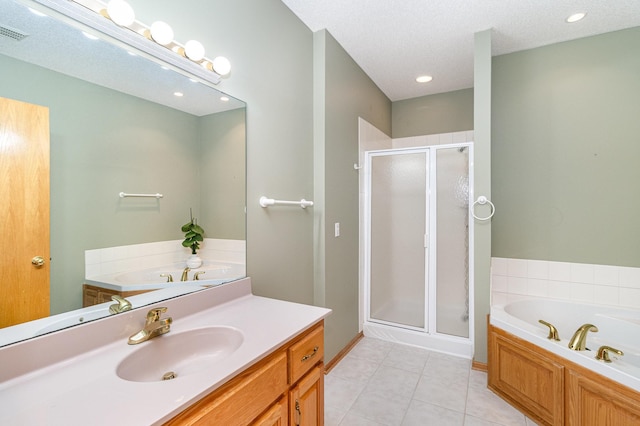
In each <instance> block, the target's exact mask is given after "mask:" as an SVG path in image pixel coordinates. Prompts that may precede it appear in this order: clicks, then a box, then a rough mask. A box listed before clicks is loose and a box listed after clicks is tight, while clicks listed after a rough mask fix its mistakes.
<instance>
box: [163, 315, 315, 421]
mask: <svg viewBox="0 0 640 426" xmlns="http://www.w3.org/2000/svg"><path fill="white" fill-rule="evenodd" d="M323 346H324V326H323V324H322V322H320V323H318V324H316V325H315V326H314V327H313V328H312V329H311V330H309V331H307V332H305V333H303V334H302V335H301V336H298V337H296V338H294V339H292V340H291V341H290V342H287V343H286V344H285V345H283V346H282V347H280V348H279V349H278V350H277V351H276V352H275V353H273V354H272V355H270V356H268V357H266V358H265V359H263V360H262V361H260V362H258V363H257V364H256V365H254V366H252V367H250V368H248V369H247V370H245V371H243V372H241V373H240V374H238V375H237V376H236V377H235V378H233V379H231V380H230V381H229V382H228V383H226V384H225V385H224V386H222V387H221V388H220V389H217V390H215V391H214V392H212V393H211V394H209V395H207V396H205V397H204V398H203V399H201V400H200V401H199V402H197V403H195V404H194V405H193V406H191V407H189V408H188V409H187V410H185V411H183V412H182V413H181V414H179V415H178V416H176V417H175V418H173V419H172V420H171V421H169V422H168V423H167V425H184V424H201V423H202V424H213V425H217V424H219V425H248V424H256V425H263V426H267V425H280V424H292V425H309V426H316V425H322V424H324V421H323V417H324V381H323V377H324V364H323V355H324V349H323Z"/></svg>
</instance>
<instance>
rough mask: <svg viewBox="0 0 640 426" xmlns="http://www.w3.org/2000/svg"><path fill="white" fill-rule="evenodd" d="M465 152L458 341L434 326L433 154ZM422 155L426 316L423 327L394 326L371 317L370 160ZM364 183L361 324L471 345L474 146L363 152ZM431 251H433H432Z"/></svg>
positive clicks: (472, 328) (464, 144) (430, 146)
mask: <svg viewBox="0 0 640 426" xmlns="http://www.w3.org/2000/svg"><path fill="white" fill-rule="evenodd" d="M463 147H464V148H466V149H468V150H469V166H468V170H467V172H468V179H469V191H468V192H469V193H468V198H469V199H468V203H467V224H468V227H469V228H468V242H469V247H468V256H469V266H468V268H469V270H468V274H469V278H468V280H469V290H468V295H467V296H468V301H469V323H468V324H469V337H461V336H455V335H450V334H444V333H439V332H438V331H437V323H436V302H437V288H436V287H437V285H436V280H437V251H436V250H435V247H436V244H437V225H436V223H437V222H436V221H437V216H436V212H437V197H436V196H435V194H436V185H437V183H436V182H437V180H436V172H437V168H436V160H437V156H436V152H437V150H438V149H447V148H449V149H452V148H458V149H461V148H463ZM418 153H424V154H425V157H426V159H425V167H426V168H427V173H426V196H425V202H426V216H427V217H426V218H425V225H426V226H425V231H426V235H425V284H424V285H425V300H424V306H425V312H424V315H425V317H424V325H425V326H424V327H415V326H411V325H406V324H400V323H394V322H390V321H385V320H381V319H376V318H372V317H371V163H372V158H373V157H379V156H390V155H397V154H418ZM364 156H365V164H364V172H365V179H364V181H365V183H364V197H365V200H364V201H365V202H364V210H365V211H364V222H365V223H364V238H363V241H364V270H363V273H364V299H365V300H364V321H365V323H367V322H369V323H375V324H382V325H387V326H391V327H397V328H401V329H406V330H413V331H417V332H422V333H426V334H429V335H434V336H438V337H441V338H444V339H451V340H457V341H459V340H464V341H471V342H473V341H474V328H475V327H474V303H473V299H474V250H473V247H474V238H473V236H474V221H473V216H472V214H471V206H472V200H473V188H474V184H473V162H474V159H473V142H464V143H452V144H440V145H429V146H422V147H412V148H391V149H383V150H372V151H365V152H364ZM432 247H434V249H433V250H431V248H432Z"/></svg>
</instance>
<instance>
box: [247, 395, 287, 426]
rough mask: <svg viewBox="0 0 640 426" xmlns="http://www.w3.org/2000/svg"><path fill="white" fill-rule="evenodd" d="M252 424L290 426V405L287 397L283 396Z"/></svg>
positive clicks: (255, 425) (258, 425)
mask: <svg viewBox="0 0 640 426" xmlns="http://www.w3.org/2000/svg"><path fill="white" fill-rule="evenodd" d="M251 425H252V426H288V425H289V407H288V405H287V398H286V397H285V398H281V399H280V401H278V402H276V403H275V404H274V405H273V406H272V407H271V408H269V409H268V410H267V412H266V413H264V414H263V415H262V416H260V418H259V419H258V420H256V421H255V422H253V423H252V424H251Z"/></svg>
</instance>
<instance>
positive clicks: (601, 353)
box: [596, 346, 624, 362]
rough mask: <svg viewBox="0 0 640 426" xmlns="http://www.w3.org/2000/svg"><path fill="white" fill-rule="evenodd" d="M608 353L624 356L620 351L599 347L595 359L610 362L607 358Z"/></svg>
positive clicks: (608, 347) (609, 347)
mask: <svg viewBox="0 0 640 426" xmlns="http://www.w3.org/2000/svg"><path fill="white" fill-rule="evenodd" d="M609 352H613V353H615V354H618V355H620V356H622V355H624V352H622V351H621V350H620V349H616V348H612V347H611V346H600V348H598V353H597V354H596V359H597V360H599V361H604V362H611V358H609Z"/></svg>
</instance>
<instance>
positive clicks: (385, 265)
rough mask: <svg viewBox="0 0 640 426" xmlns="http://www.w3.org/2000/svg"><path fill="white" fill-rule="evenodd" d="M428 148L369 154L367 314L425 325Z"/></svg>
mask: <svg viewBox="0 0 640 426" xmlns="http://www.w3.org/2000/svg"><path fill="white" fill-rule="evenodd" d="M428 159H429V158H428V152H426V151H425V150H422V151H421V152H420V151H403V152H398V151H395V152H386V153H385V152H380V153H375V154H374V153H371V154H370V156H369V161H370V164H369V167H368V170H369V193H370V197H369V203H370V204H369V209H368V211H369V214H370V218H369V224H370V229H369V233H368V234H369V236H370V241H369V244H370V250H369V256H370V259H369V262H368V264H369V265H370V268H369V281H370V285H369V291H370V295H369V318H370V320H371V321H377V322H383V323H394V324H401V325H405V326H408V327H415V328H420V329H425V328H426V326H427V324H425V322H426V294H425V278H426V276H427V275H426V274H427V270H426V268H427V263H426V249H425V241H426V234H427V230H426V226H427V225H426V224H427V223H428V221H425V218H426V217H427V212H428V205H427V202H428V198H427V188H428V184H427V179H428V176H429V174H428V167H427V164H428Z"/></svg>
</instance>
